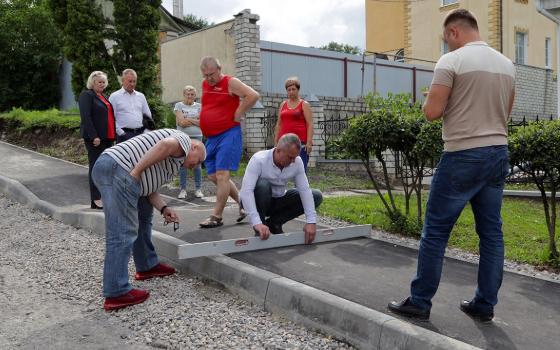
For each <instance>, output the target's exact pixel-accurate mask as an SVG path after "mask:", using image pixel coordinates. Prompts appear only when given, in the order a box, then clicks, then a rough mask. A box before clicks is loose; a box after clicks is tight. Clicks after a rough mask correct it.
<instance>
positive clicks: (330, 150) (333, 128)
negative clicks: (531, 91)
mask: <svg viewBox="0 0 560 350" xmlns="http://www.w3.org/2000/svg"><path fill="white" fill-rule="evenodd" d="M363 112H364V113H365V110H364V111H363ZM277 113H278V110H277V109H276V108H268V110H267V113H266V115H265V116H264V117H261V120H260V124H261V125H262V128H261V132H262V139H263V147H264V148H265V149H270V148H272V147H274V127H275V125H276V121H277V120H278V115H277ZM358 114H359V113H349V112H347V111H334V110H326V111H325V119H324V120H321V121H319V122H318V127H319V130H318V131H319V133H320V137H321V139H322V140H323V142H324V143H325V154H324V159H325V160H344V159H345V157H344V155H343V154H342V153H341V152H340V151H339V150H338V149H337V148H336V144H335V140H336V139H337V138H338V137H339V136H340V135H341V134H342V133H343V132H344V130H346V129H347V128H348V123H349V121H350V119H352V118H353V117H354V116H355V115H358ZM554 119H555V116H554V115H552V114H551V115H549V116H546V117H543V116H539V115H536V116H534V117H530V118H527V117H526V116H524V117H523V118H521V119H512V120H510V121H509V123H508V130H509V132H510V133H511V132H513V131H515V130H516V129H517V128H520V127H525V126H527V125H528V124H529V122H533V121H539V120H554ZM388 154H390V155H391V157H392V159H393V160H394V175H395V177H396V178H401V179H402V178H409V177H410V176H411V174H409V171H408V170H407V168H406V167H405V166H404V164H403V156H402V155H401V154H399V153H394V152H389V153H388ZM437 162H438V160H437V159H432V160H431V163H430V164H429V166H428V167H426V169H425V171H424V176H432V175H433V172H434V169H435V168H436V166H437ZM507 182H509V183H526V182H530V179H529V178H528V177H527V175H526V174H524V173H523V172H521V171H516V170H515V169H512V171H511V173H510V175H509V176H508V178H507Z"/></svg>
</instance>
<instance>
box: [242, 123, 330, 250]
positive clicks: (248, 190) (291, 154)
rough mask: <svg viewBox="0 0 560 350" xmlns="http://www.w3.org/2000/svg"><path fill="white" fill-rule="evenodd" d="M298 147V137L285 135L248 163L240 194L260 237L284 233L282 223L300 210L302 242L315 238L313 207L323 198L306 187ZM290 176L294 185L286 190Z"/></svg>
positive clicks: (307, 184) (294, 216) (315, 214)
mask: <svg viewBox="0 0 560 350" xmlns="http://www.w3.org/2000/svg"><path fill="white" fill-rule="evenodd" d="M300 149H301V141H300V139H299V138H298V136H297V135H296V134H285V135H283V136H282V137H281V138H280V139H279V140H278V144H277V146H276V147H275V148H273V149H270V150H265V151H259V152H257V153H255V154H254V155H253V156H252V157H251V160H249V164H247V168H246V169H245V176H244V177H243V183H242V185H241V191H240V193H239V195H240V197H241V202H242V203H243V208H244V209H245V212H246V213H247V215H248V217H249V220H250V221H251V225H253V229H254V230H255V234H256V235H258V236H260V238H261V239H268V237H269V236H270V234H278V233H283V231H282V225H283V224H284V223H286V222H287V221H290V220H292V219H294V218H296V217H298V216H300V215H301V214H303V213H305V219H306V224H305V226H304V227H303V232H305V243H306V244H309V243H311V242H313V240H314V239H315V233H316V232H317V227H316V222H317V213H316V212H315V208H317V207H318V206H319V205H320V204H321V202H322V201H323V195H322V194H321V192H320V191H319V190H312V189H311V188H309V182H308V180H307V175H306V174H305V169H304V167H303V162H302V160H301V158H300V157H299V152H300ZM292 179H294V181H295V185H296V188H295V189H290V190H287V191H286V184H287V183H288V181H289V180H292Z"/></svg>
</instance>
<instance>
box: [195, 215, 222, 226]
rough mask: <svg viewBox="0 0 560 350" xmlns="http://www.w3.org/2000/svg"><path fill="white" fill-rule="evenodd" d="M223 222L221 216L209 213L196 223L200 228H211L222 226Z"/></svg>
mask: <svg viewBox="0 0 560 350" xmlns="http://www.w3.org/2000/svg"><path fill="white" fill-rule="evenodd" d="M223 224H224V222H223V221H222V218H219V217H217V216H214V215H210V216H209V217H208V218H207V219H206V220H204V221H202V222H201V223H200V224H198V225H199V226H200V227H202V228H213V227H218V226H222V225H223Z"/></svg>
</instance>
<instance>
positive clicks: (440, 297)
mask: <svg viewBox="0 0 560 350" xmlns="http://www.w3.org/2000/svg"><path fill="white" fill-rule="evenodd" d="M28 153H31V154H28ZM18 154H19V155H20V156H21V157H20V156H18ZM0 159H2V164H1V166H0V175H2V176H3V178H4V179H5V177H10V178H12V179H14V180H17V181H18V182H21V183H22V184H23V186H22V187H24V188H27V189H29V190H31V191H32V192H33V195H34V196H35V199H37V200H38V201H39V202H40V203H43V204H40V203H39V204H36V203H35V205H36V206H42V208H43V207H44V208H43V209H46V210H53V208H54V206H59V207H63V208H66V209H64V210H65V211H64V212H63V214H64V215H65V216H64V215H62V214H61V213H62V212H61V211H60V210H57V209H54V210H55V211H56V213H57V215H58V217H63V216H64V217H65V219H66V220H74V221H76V222H78V223H80V224H87V222H88V220H89V221H90V222H89V223H90V224H95V225H96V227H97V229H100V222H99V219H100V218H99V212H96V213H93V216H94V217H95V219H83V218H82V216H83V215H82V213H85V214H88V215H89V214H92V213H91V212H92V211H91V210H83V209H85V208H84V207H85V206H86V205H88V204H89V198H88V190H87V188H88V187H87V170H86V169H85V168H83V167H79V166H76V165H72V164H70V163H66V162H62V161H60V160H56V159H53V158H48V157H45V156H42V155H37V154H35V153H32V152H29V151H25V150H21V149H18V148H16V147H13V146H10V145H7V144H4V143H0ZM66 171H67V172H68V173H66V174H71V175H72V174H73V176H67V177H64V175H65V172H66ZM3 183H4V184H6V183H7V184H8V185H9V186H11V185H10V184H11V183H9V181H3ZM40 184H43V185H40ZM44 184H48V186H45V185H44ZM9 186H8V187H9ZM62 187H64V190H61V188H62ZM5 188H6V186H4V187H2V190H3V191H4V190H5ZM20 191H23V190H22V189H20ZM79 193H83V196H82V195H81V194H79ZM28 197H30V196H28ZM82 197H84V198H86V200H84V198H82ZM27 200H29V199H27ZM173 201H174V202H173V203H174V204H177V205H180V208H179V209H178V211H179V213H180V216H181V219H182V223H181V228H180V230H178V231H177V232H173V229H172V227H170V226H163V225H162V221H161V217H160V216H159V215H155V216H154V217H155V220H154V229H155V230H161V231H162V232H163V233H167V234H169V235H171V236H173V237H174V239H176V240H181V241H189V242H197V241H198V242H202V241H211V240H217V239H224V238H241V237H246V236H248V235H251V234H252V232H251V231H252V230H251V228H250V227H249V225H248V224H247V223H242V224H236V223H235V220H234V219H235V217H236V216H237V207H236V206H235V205H232V206H229V207H228V208H226V211H225V215H224V219H225V225H224V226H222V227H220V228H216V229H199V228H197V225H198V222H199V221H200V220H201V219H202V218H204V217H205V216H207V215H208V214H209V212H210V210H211V208H212V205H213V204H212V203H208V202H207V203H204V201H200V202H199V203H195V204H194V205H193V204H192V203H187V202H183V201H177V200H173ZM175 201H176V202H175ZM53 205H54V206H53ZM76 206H78V207H80V208H83V209H81V210H78V212H79V213H80V215H81V216H77V219H76V218H75V219H72V217H75V216H76V210H75V208H76ZM68 207H70V208H73V210H74V211H72V210H69V209H68ZM90 216H92V215H89V216H88V217H90ZM101 219H102V218H101ZM302 227H303V223H302V222H300V221H293V222H290V223H288V224H287V225H286V226H285V230H290V231H291V230H301V228H302ZM158 235H162V234H161V233H156V234H155V236H157V237H159V236H158ZM170 238H171V237H170ZM231 257H232V258H234V259H236V260H237V262H235V261H234V260H232V259H230V258H228V257H225V256H222V257H213V258H200V259H193V261H185V262H183V265H184V266H190V268H193V269H195V270H196V269H198V270H199V271H202V270H205V271H206V273H207V275H208V276H213V275H215V274H217V273H222V276H221V277H220V278H221V279H222V280H224V281H225V282H224V283H225V284H226V285H228V283H229V284H230V285H236V286H238V287H239V289H244V290H245V292H246V293H250V292H247V290H249V291H251V292H255V293H256V294H257V295H259V296H258V297H256V299H258V300H261V301H262V302H263V303H264V304H268V305H270V306H271V307H272V305H274V302H275V301H278V303H279V304H281V303H280V300H275V299H274V295H276V294H275V293H274V290H275V288H276V287H275V285H276V283H277V282H276V281H277V280H278V281H280V280H279V278H286V279H288V280H290V281H293V283H292V282H290V283H289V284H290V287H289V288H288V287H287V286H286V285H284V287H283V288H288V289H286V290H289V291H290V293H293V295H294V297H295V298H296V299H297V297H296V295H297V293H299V292H298V291H301V290H306V288H310V289H309V290H310V291H311V292H310V293H307V294H309V295H311V294H313V293H319V294H320V293H327V294H328V295H332V296H333V297H338V298H340V299H341V300H345V301H347V302H349V303H353V304H355V305H359V306H360V307H362V308H363V310H371V311H372V312H373V311H375V310H377V311H375V312H382V313H384V312H386V305H387V303H388V302H389V301H390V300H391V299H392V298H400V297H404V296H406V295H407V294H408V286H409V282H410V278H411V277H412V276H413V274H414V269H415V265H416V251H415V250H413V249H410V248H405V247H401V246H396V245H392V244H389V243H386V242H381V241H377V240H372V239H355V240H347V241H343V242H336V243H323V244H316V245H311V246H296V247H289V248H279V249H271V250H266V251H258V252H251V253H243V254H236V255H232V256H231ZM226 265H227V266H229V267H230V268H231V270H230V271H229V272H228V270H227V269H226V268H225V266H226ZM476 269H477V266H476V265H473V264H470V263H465V262H461V261H457V260H454V259H446V263H445V265H444V275H443V277H442V284H441V287H440V290H439V291H438V294H437V295H436V298H435V299H434V308H433V310H432V317H431V322H427V323H418V324H417V326H420V327H421V328H418V327H416V325H414V324H411V323H408V322H407V323H403V322H401V321H398V320H396V319H395V318H394V317H392V316H391V315H388V316H387V317H389V320H390V321H382V323H381V325H382V328H381V330H382V331H381V338H379V339H378V341H379V342H378V343H376V344H370V345H368V346H367V348H375V349H387V348H399V349H422V348H429V345H430V344H432V345H433V346H432V348H445V346H451V347H450V348H459V347H460V346H462V345H458V344H463V343H460V342H458V343H456V344H455V345H450V344H451V343H448V340H446V339H449V338H447V337H441V336H437V334H438V333H439V334H442V335H445V336H449V337H451V338H455V339H458V340H459V341H462V342H465V343H469V344H472V345H474V346H477V347H481V348H488V349H558V344H560V334H559V333H558V332H557V331H556V330H557V329H560V321H559V319H560V316H559V315H560V298H558V295H560V284H558V283H553V282H548V281H544V280H540V279H536V278H530V277H526V276H520V275H517V274H513V273H506V275H505V278H504V283H503V287H502V289H501V293H500V304H499V305H498V307H497V309H496V316H497V317H496V320H495V322H494V323H492V324H490V325H481V324H478V323H476V322H474V321H473V320H471V319H470V318H468V317H467V316H465V315H464V314H462V313H461V312H460V311H459V310H458V303H459V301H460V300H461V299H462V298H465V299H467V298H470V297H471V296H472V294H473V292H474V288H475V286H474V283H475V281H476ZM226 275H228V276H226ZM230 275H231V276H232V277H231V278H230ZM248 276H257V277H254V278H253V277H248ZM220 278H216V280H218V281H219V282H222V281H220ZM228 278H229V282H228ZM251 278H253V279H251ZM298 283H299V284H301V285H303V286H305V287H302V288H300V287H298V286H299V284H298ZM263 286H264V287H263ZM245 288H246V289H245ZM269 293H270V294H269ZM304 294H305V293H304ZM277 299H278V298H277ZM296 299H294V300H296ZM302 300H303V301H302V302H305V303H307V302H311V299H308V298H307V299H302ZM293 305H295V306H297V305H302V304H298V303H295V304H294V303H292V306H293ZM310 305H313V304H310ZM298 309H299V310H300V311H302V312H303V311H304V312H309V313H310V314H313V313H314V312H316V313H315V315H316V317H319V318H320V315H321V312H328V310H323V309H321V310H318V309H317V308H316V307H309V308H307V307H305V308H303V307H301V308H299V307H295V308H293V311H294V312H295V311H297V310H298ZM285 311H286V310H285ZM286 312H288V311H286ZM288 313H289V312H288ZM292 316H293V315H292ZM301 317H303V316H301ZM296 318H297V317H296ZM304 318H305V317H304ZM292 319H294V317H292ZM309 319H313V317H311V318H309ZM314 322H316V323H319V322H318V321H317V320H314ZM349 322H350V321H349ZM350 324H351V323H350ZM334 325H335V323H332V324H330V325H327V326H326V327H327V328H328V327H331V326H334ZM354 325H357V323H354ZM393 325H395V326H393ZM410 327H412V328H410ZM422 328H423V329H424V330H425V331H423V330H422ZM411 329H412V331H410V330H411ZM393 332H394V333H393ZM341 333H344V332H341ZM363 344H369V343H367V342H366V343H363ZM438 344H440V345H438ZM441 344H444V345H441ZM441 346H443V347H441Z"/></svg>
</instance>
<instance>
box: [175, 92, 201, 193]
mask: <svg viewBox="0 0 560 350" xmlns="http://www.w3.org/2000/svg"><path fill="white" fill-rule="evenodd" d="M195 99H196V89H195V88H194V87H192V86H190V85H187V86H185V87H184V88H183V101H181V102H177V103H176V104H175V108H174V109H173V111H174V112H175V119H176V121H177V130H181V131H182V132H184V133H185V134H187V135H189V137H190V138H191V139H195V140H200V141H202V132H201V131H200V103H198V102H195ZM201 183H202V168H201V166H200V164H199V165H198V166H197V167H196V168H194V186H195V191H194V196H195V197H196V198H202V197H203V194H202V191H201V189H200V186H201ZM179 184H180V186H181V191H180V192H179V195H178V196H177V198H179V199H185V198H186V197H187V169H185V168H184V167H181V168H180V170H179Z"/></svg>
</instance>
